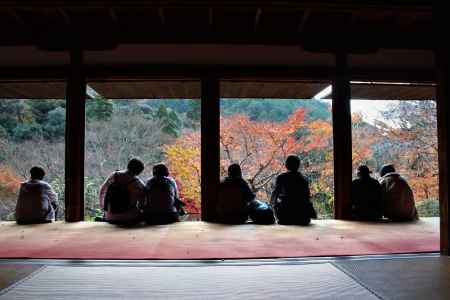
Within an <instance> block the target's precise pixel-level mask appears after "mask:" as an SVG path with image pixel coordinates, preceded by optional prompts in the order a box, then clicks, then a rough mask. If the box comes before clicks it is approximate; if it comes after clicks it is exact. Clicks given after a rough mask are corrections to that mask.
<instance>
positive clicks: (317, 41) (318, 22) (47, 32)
mask: <svg viewBox="0 0 450 300" xmlns="http://www.w3.org/2000/svg"><path fill="white" fill-rule="evenodd" d="M427 2H428V1H399V0H391V1H381V0H379V1H374V0H372V1H370V0H359V1H343V0H341V1H336V0H335V1H330V0H329V1H326V0H317V1H294V0H291V1H289V0H285V1H275V0H271V1H269V0H259V1H247V0H242V1H233V0H230V1H214V0H209V1H206V0H203V1H198V0H191V1H170V0H168V1H135V0H134V1H133V0H131V1H125V0H122V1H119V0H116V1H113V0H110V1H98V0H91V1H68V0H61V1H39V0H36V1H2V2H1V3H0V34H1V36H2V38H1V39H0V46H12V45H15V46H17V45H37V46H39V47H40V48H43V49H50V50H63V49H68V48H70V47H71V46H73V45H81V47H83V48H85V49H112V48H114V47H115V46H116V45H119V44H139V43H142V44H149V43H215V44H217V43H232V44H277V45H301V46H303V47H304V48H305V49H307V50H311V51H334V50H339V49H344V50H349V49H351V50H352V51H353V52H368V51H372V50H374V49H378V48H405V49H431V48H432V47H433V41H432V36H433V35H432V34H431V33H432V8H431V4H429V3H427Z"/></svg>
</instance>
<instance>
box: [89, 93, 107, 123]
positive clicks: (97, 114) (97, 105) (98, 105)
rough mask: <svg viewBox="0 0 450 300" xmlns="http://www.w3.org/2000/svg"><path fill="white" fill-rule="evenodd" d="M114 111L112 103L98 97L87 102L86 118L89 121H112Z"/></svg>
mask: <svg viewBox="0 0 450 300" xmlns="http://www.w3.org/2000/svg"><path fill="white" fill-rule="evenodd" d="M113 109H114V106H113V104H112V103H111V101H109V100H106V99H104V98H102V97H96V98H94V99H91V100H88V101H86V118H87V120H88V121H93V120H96V121H108V120H110V119H111V116H112V114H113Z"/></svg>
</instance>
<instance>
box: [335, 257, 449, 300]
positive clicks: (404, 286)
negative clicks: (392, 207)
mask: <svg viewBox="0 0 450 300" xmlns="http://www.w3.org/2000/svg"><path fill="white" fill-rule="evenodd" d="M335 264H336V265H337V266H338V267H339V268H340V269H342V270H344V271H345V272H346V273H347V274H349V275H350V276H352V278H354V279H355V280H357V281H358V282H359V283H361V284H362V285H364V286H366V287H367V288H369V289H370V290H371V291H373V292H374V293H376V294H377V295H379V296H381V297H382V298H383V299H396V300H397V299H408V300H414V299H429V300H439V299H445V300H448V299H450V258H449V257H445V256H442V257H424V258H411V259H409V258H406V259H381V260H378V259H371V260H350V261H339V262H337V263H335Z"/></svg>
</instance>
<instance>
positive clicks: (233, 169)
mask: <svg viewBox="0 0 450 300" xmlns="http://www.w3.org/2000/svg"><path fill="white" fill-rule="evenodd" d="M228 177H242V170H241V166H240V165H238V164H231V165H230V166H229V167H228Z"/></svg>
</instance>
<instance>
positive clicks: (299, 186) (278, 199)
mask: <svg viewBox="0 0 450 300" xmlns="http://www.w3.org/2000/svg"><path fill="white" fill-rule="evenodd" d="M285 167H286V169H287V172H285V173H282V174H280V175H278V177H277V178H276V181H275V189H274V190H273V192H272V197H271V202H272V205H273V207H274V209H275V214H276V216H277V219H278V223H279V224H283V225H308V224H309V223H310V222H311V218H313V219H315V218H317V214H316V211H315V210H314V207H313V205H312V203H311V201H310V191H309V186H308V181H307V180H306V178H305V177H303V175H302V174H301V173H300V172H299V171H298V169H299V168H300V159H299V158H298V156H295V155H290V156H288V158H287V159H286V163H285Z"/></svg>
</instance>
